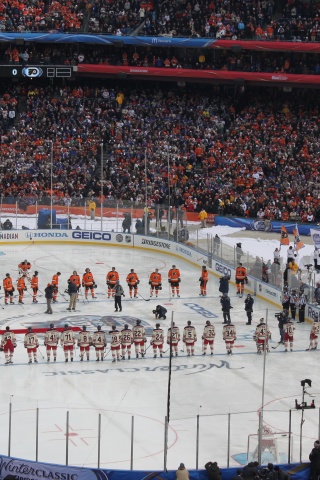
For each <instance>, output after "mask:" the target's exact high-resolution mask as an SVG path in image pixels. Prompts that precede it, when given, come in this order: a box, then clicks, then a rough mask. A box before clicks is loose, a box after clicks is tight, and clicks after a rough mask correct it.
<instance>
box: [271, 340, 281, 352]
mask: <svg viewBox="0 0 320 480" xmlns="http://www.w3.org/2000/svg"><path fill="white" fill-rule="evenodd" d="M279 345H282V342H278V345H277V346H276V347H272V348H273V350H275V349H276V348H278V347H279Z"/></svg>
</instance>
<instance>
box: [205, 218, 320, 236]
mask: <svg viewBox="0 0 320 480" xmlns="http://www.w3.org/2000/svg"><path fill="white" fill-rule="evenodd" d="M214 224H215V225H225V226H228V227H236V228H245V229H246V230H256V231H258V232H275V233H280V232H281V226H282V225H284V226H285V227H286V229H287V232H288V233H293V230H294V229H295V228H296V225H297V224H296V223H289V222H279V221H271V222H268V221H267V222H266V221H264V220H257V219H253V218H241V217H239V218H234V217H219V216H218V215H217V216H215V217H214ZM298 228H299V234H300V235H310V234H311V233H310V230H311V229H314V228H316V229H318V230H319V227H317V225H316V224H315V223H299V224H298ZM319 233H320V230H319Z"/></svg>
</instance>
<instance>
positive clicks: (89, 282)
mask: <svg viewBox="0 0 320 480" xmlns="http://www.w3.org/2000/svg"><path fill="white" fill-rule="evenodd" d="M82 286H83V287H84V294H85V297H86V300H87V299H88V292H89V290H90V292H91V297H92V298H97V297H96V296H95V294H94V289H95V287H96V285H95V282H94V278H93V275H92V273H91V271H90V268H86V270H85V273H84V274H83V276H82Z"/></svg>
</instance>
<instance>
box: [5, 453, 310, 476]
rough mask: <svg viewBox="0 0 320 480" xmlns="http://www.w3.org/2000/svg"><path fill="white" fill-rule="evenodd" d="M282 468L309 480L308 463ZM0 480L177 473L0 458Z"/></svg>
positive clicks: (226, 473) (228, 470)
mask: <svg viewBox="0 0 320 480" xmlns="http://www.w3.org/2000/svg"><path fill="white" fill-rule="evenodd" d="M245 464H246V462H245ZM177 467H178V465H177ZM186 467H187V465H186ZM237 468H239V467H234V468H222V469H221V473H222V478H223V480H230V479H231V478H232V477H233V476H234V475H236V471H237ZM280 468H281V469H282V470H285V471H286V472H288V473H289V474H290V475H291V477H292V479H294V480H309V477H310V464H309V463H308V464H300V463H295V464H292V465H280ZM189 475H190V480H208V474H207V472H206V470H189ZM0 478H3V479H6V478H10V479H14V478H17V479H19V480H44V479H55V480H66V479H68V480H152V479H156V480H175V479H176V472H175V470H169V471H166V472H163V471H147V470H107V469H103V470H102V469H96V468H92V469H91V468H79V467H72V466H70V467H69V466H64V465H54V464H50V463H40V462H33V461H29V460H22V459H19V458H14V457H6V456H0Z"/></svg>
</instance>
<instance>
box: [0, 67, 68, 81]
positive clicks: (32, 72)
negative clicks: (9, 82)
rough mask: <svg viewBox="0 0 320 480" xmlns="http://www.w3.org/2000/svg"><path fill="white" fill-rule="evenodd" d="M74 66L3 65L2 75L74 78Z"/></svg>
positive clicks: (0, 74) (0, 71) (0, 69)
mask: <svg viewBox="0 0 320 480" xmlns="http://www.w3.org/2000/svg"><path fill="white" fill-rule="evenodd" d="M73 74H74V70H73V67H65V66H64V65H62V66H48V65H40V66H36V65H34V66H33V65H32V66H31V65H27V66H22V65H10V66H8V65H1V66H0V77H11V78H72V77H73Z"/></svg>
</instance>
